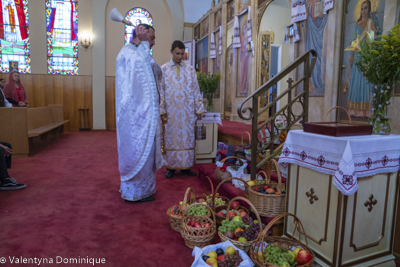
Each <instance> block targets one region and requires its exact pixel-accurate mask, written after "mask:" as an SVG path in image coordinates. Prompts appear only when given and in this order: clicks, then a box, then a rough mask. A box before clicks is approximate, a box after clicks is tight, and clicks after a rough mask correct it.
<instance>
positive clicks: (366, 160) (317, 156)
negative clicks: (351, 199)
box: [279, 130, 400, 195]
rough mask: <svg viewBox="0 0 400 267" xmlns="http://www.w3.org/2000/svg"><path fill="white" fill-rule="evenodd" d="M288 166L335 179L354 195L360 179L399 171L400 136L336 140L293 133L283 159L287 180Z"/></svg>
mask: <svg viewBox="0 0 400 267" xmlns="http://www.w3.org/2000/svg"><path fill="white" fill-rule="evenodd" d="M288 163H291V164H296V165H299V166H302V167H306V168H309V169H312V170H315V171H317V172H321V173H325V174H328V175H332V176H334V179H333V184H334V185H335V186H336V187H337V189H338V190H340V192H342V193H343V194H344V195H351V194H353V193H355V192H356V191H357V188H358V182H357V178H361V177H367V176H373V175H376V174H379V173H392V172H397V171H399V169H400V135H386V136H385V135H363V136H351V137H332V136H326V135H320V134H312V133H305V132H304V131H303V130H292V131H289V134H288V136H287V138H286V141H285V145H284V147H283V149H282V154H281V156H280V159H279V167H280V168H281V171H282V175H283V176H284V177H287V172H288V165H289V164H288Z"/></svg>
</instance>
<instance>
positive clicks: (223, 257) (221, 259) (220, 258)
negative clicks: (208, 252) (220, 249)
mask: <svg viewBox="0 0 400 267" xmlns="http://www.w3.org/2000/svg"><path fill="white" fill-rule="evenodd" d="M223 260H225V255H224V254H222V255H219V256H218V258H217V261H223Z"/></svg>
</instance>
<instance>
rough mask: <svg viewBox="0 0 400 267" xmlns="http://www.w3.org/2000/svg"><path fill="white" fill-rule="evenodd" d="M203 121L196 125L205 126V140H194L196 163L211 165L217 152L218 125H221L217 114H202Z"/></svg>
mask: <svg viewBox="0 0 400 267" xmlns="http://www.w3.org/2000/svg"><path fill="white" fill-rule="evenodd" d="M202 117H203V119H202V120H201V121H197V124H201V123H204V125H205V126H206V132H207V134H206V136H207V138H206V139H205V140H196V163H197V164H199V163H200V164H201V163H212V162H213V160H214V159H215V157H216V155H217V151H218V124H221V125H222V121H221V116H220V114H219V113H215V112H207V113H204V114H202Z"/></svg>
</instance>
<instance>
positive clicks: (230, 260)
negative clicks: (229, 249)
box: [218, 250, 243, 267]
mask: <svg viewBox="0 0 400 267" xmlns="http://www.w3.org/2000/svg"><path fill="white" fill-rule="evenodd" d="M242 261H243V259H242V258H241V257H240V255H239V251H237V250H236V251H235V253H234V254H232V255H225V260H223V261H219V262H218V267H232V266H239V265H240V263H241V262H242Z"/></svg>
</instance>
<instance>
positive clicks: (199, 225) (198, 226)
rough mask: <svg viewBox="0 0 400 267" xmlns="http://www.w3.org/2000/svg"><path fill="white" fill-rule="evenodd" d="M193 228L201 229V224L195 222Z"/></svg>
mask: <svg viewBox="0 0 400 267" xmlns="http://www.w3.org/2000/svg"><path fill="white" fill-rule="evenodd" d="M194 227H195V228H202V227H201V224H199V223H198V222H196V223H195V224H194Z"/></svg>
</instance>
